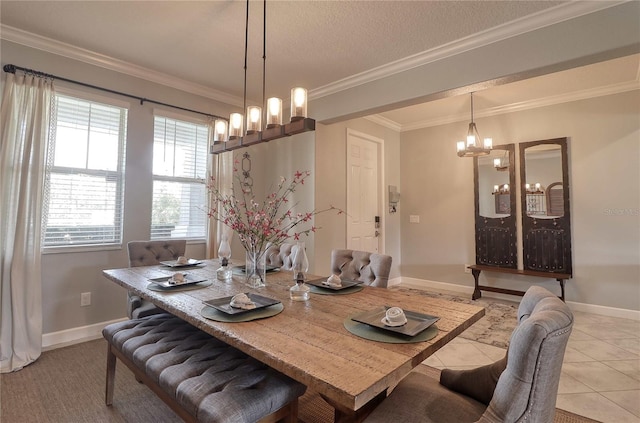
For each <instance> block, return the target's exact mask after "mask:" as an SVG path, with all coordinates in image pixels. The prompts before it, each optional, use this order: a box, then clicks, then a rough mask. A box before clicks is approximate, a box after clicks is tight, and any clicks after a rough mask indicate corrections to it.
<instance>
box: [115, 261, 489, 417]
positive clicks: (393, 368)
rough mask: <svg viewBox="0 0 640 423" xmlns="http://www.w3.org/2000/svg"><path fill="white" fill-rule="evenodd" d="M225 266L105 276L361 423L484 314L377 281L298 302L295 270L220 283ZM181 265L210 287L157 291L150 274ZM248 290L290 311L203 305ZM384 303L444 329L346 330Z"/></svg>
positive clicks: (157, 271) (126, 270) (147, 268)
mask: <svg viewBox="0 0 640 423" xmlns="http://www.w3.org/2000/svg"><path fill="white" fill-rule="evenodd" d="M218 267H219V262H218V260H205V261H203V262H202V263H201V264H200V265H197V266H193V267H189V268H184V269H176V268H172V267H168V266H164V265H157V266H143V267H131V268H122V269H110V270H104V271H103V274H104V276H106V277H107V278H108V279H109V280H111V281H113V282H115V283H117V284H119V285H121V286H122V287H124V288H126V289H127V290H129V291H133V292H134V293H136V294H137V295H139V296H141V297H142V298H145V299H147V300H149V301H151V302H153V303H154V304H156V305H157V306H159V307H160V308H162V309H164V310H166V311H168V312H170V313H172V314H174V315H176V316H178V317H180V318H182V319H184V320H185V321H187V322H189V323H191V324H192V325H194V326H196V327H198V328H199V329H201V330H203V331H205V332H207V333H209V334H210V335H212V336H213V337H215V338H218V339H220V340H222V341H224V342H226V343H227V344H229V345H232V346H233V347H235V348H237V349H239V350H241V351H243V352H244V353H246V354H248V355H250V356H252V357H254V358H255V359H257V360H259V361H261V362H263V363H265V364H267V365H268V366H270V367H272V368H274V369H276V370H278V371H280V372H282V373H284V374H286V375H287V376H289V377H291V378H293V379H295V380H297V381H299V382H301V383H303V384H305V385H306V386H307V387H308V388H309V389H311V390H313V391H315V392H318V393H319V394H320V395H321V396H322V397H323V398H324V399H325V400H326V401H327V402H329V403H330V404H331V405H332V406H333V407H334V408H335V419H336V421H357V420H359V419H360V418H361V417H362V416H363V415H366V414H367V413H368V412H369V411H370V410H371V409H372V408H373V407H375V405H377V403H379V402H380V401H381V400H382V399H384V397H385V396H386V393H387V390H388V389H389V388H390V387H393V386H394V385H395V384H396V383H397V382H399V381H400V380H401V379H402V378H403V377H404V376H406V375H407V373H409V372H410V371H411V370H412V369H413V368H414V367H416V366H418V365H419V364H420V363H422V362H423V361H424V360H425V359H426V358H428V357H429V356H430V355H432V354H433V353H434V352H436V351H437V350H438V349H440V348H442V347H443V346H444V345H445V344H447V343H448V342H449V341H451V340H452V339H453V338H455V337H456V336H458V335H459V334H460V333H462V332H463V331H464V330H465V329H466V328H468V327H469V326H471V325H472V324H473V323H474V322H476V321H477V320H479V319H480V318H481V317H482V316H483V315H484V308H482V307H479V306H476V305H471V304H465V303H457V302H452V301H447V300H442V299H437V298H431V297H428V296H423V295H416V294H415V293H408V292H402V291H400V290H397V289H393V288H390V289H387V288H375V287H369V286H365V287H364V288H363V289H362V290H360V291H358V292H353V293H350V294H343V295H336V294H335V293H334V292H331V293H326V295H321V294H316V293H314V292H312V293H311V295H310V299H309V300H307V301H293V300H291V299H290V297H289V288H290V287H291V286H292V285H293V284H294V281H293V274H292V273H291V272H289V271H274V272H269V273H267V277H266V286H265V287H263V288H257V289H252V288H249V287H248V286H247V285H246V284H245V277H244V275H243V274H242V273H240V272H234V276H233V278H232V280H229V281H218V280H217V279H216V270H217V269H218ZM177 270H180V271H183V272H186V273H188V274H189V275H190V276H191V277H196V278H197V279H204V280H206V281H207V283H204V284H205V285H207V284H208V286H205V287H202V288H199V289H195V288H197V286H196V285H194V286H191V287H189V288H190V289H174V290H171V291H168V290H165V291H157V290H152V289H149V285H150V279H152V278H159V277H165V276H170V275H172V274H173V273H174V272H175V271H177ZM327 276H328V275H319V276H317V278H321V277H327ZM308 278H309V279H312V278H316V277H314V276H308ZM184 288H187V287H184ZM241 292H245V293H251V292H253V293H256V294H259V295H261V296H265V297H269V298H273V299H276V300H279V301H281V302H282V305H283V306H284V308H283V310H282V311H281V312H280V313H279V314H277V315H274V316H272V317H268V318H263V319H258V320H252V321H247V322H230V323H229V322H220V321H216V320H212V319H210V318H207V317H204V316H203V314H202V311H203V308H204V307H208V306H205V304H204V303H203V302H204V301H207V300H212V299H216V298H222V297H229V296H232V295H236V294H238V293H241ZM381 306H397V307H400V308H402V309H403V310H407V311H412V312H417V313H424V314H428V315H433V316H437V317H439V320H438V321H437V323H436V324H435V326H437V333H436V334H435V336H434V337H433V338H432V339H430V340H427V341H423V342H401V343H388V342H380V341H376V340H369V339H365V338H363V337H360V336H358V335H354V334H353V333H351V332H350V331H349V330H347V329H346V326H345V322H350V317H351V316H353V315H354V314H356V313H359V312H364V311H368V310H372V309H374V308H376V307H381Z"/></svg>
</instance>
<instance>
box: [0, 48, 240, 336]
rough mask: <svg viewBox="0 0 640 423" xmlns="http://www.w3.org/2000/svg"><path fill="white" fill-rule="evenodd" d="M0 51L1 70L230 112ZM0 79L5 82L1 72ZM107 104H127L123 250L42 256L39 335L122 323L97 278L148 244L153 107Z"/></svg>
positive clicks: (26, 52)
mask: <svg viewBox="0 0 640 423" xmlns="http://www.w3.org/2000/svg"><path fill="white" fill-rule="evenodd" d="M1 47H2V65H5V64H8V63H11V64H14V65H17V66H22V67H27V68H32V69H36V70H41V71H43V72H47V73H51V74H54V75H58V76H63V77H66V78H70V79H76V80H79V81H83V82H86V83H90V84H94V85H98V86H103V87H106V88H110V89H113V90H118V91H122V92H126V93H130V94H135V95H138V96H141V97H146V98H150V99H153V100H157V101H162V102H166V103H169V104H175V105H180V106H183V107H187V108H191V109H195V110H200V111H203V112H208V113H212V114H218V115H223V116H226V115H228V114H229V112H230V108H229V107H228V106H225V105H223V104H220V103H216V102H213V101H211V100H208V99H205V98H203V97H198V96H195V95H190V94H187V93H184V92H181V91H178V90H174V89H171V88H169V87H166V86H161V85H157V84H153V83H150V82H146V81H143V80H140V79H136V78H132V77H128V76H126V75H122V74H119V73H117V72H112V71H108V70H105V69H102V68H98V67H95V66H90V65H87V64H84V63H80V62H77V61H73V60H70V59H67V58H64V57H61V56H57V55H54V54H49V53H45V52H43V51H40V50H35V49H31V48H28V47H24V46H19V45H17V44H13V43H10V42H7V41H2V45H1ZM2 78H3V79H4V78H5V74H4V72H3V73H2ZM56 86H58V87H62V86H64V87H68V88H70V89H73V90H76V91H90V92H94V93H96V94H98V95H101V96H109V94H105V93H103V92H100V91H95V90H89V89H86V88H82V87H80V86H78V85H75V84H68V83H67V84H65V83H62V82H60V83H59V82H56ZM113 98H116V99H118V100H120V101H128V102H130V108H129V116H128V134H127V152H126V180H125V216H124V222H125V227H124V244H123V247H121V248H116V249H113V250H102V251H83V252H77V251H75V252H69V253H58V254H44V255H43V257H42V314H43V333H45V334H47V333H51V332H56V331H61V330H65V329H70V328H78V327H82V326H87V325H91V324H95V323H100V322H104V321H109V320H112V319H117V318H121V317H124V316H125V315H126V293H125V291H124V289H122V288H120V287H119V286H117V285H116V284H115V283H113V282H110V281H108V280H107V279H106V278H104V277H103V276H102V273H101V272H102V270H103V269H110V268H119V267H126V266H127V265H128V259H127V251H126V242H128V241H131V240H139V239H149V232H150V226H151V195H152V192H151V188H152V186H151V154H152V144H153V109H154V107H157V106H154V105H153V104H151V103H145V104H144V105H140V103H139V102H138V101H136V100H129V99H126V98H124V97H121V96H113ZM174 113H175V111H174ZM187 254H188V255H189V256H191V257H203V256H204V254H205V245H204V243H199V244H189V245H188V247H187ZM82 292H91V293H92V305H91V306H88V307H80V293H82Z"/></svg>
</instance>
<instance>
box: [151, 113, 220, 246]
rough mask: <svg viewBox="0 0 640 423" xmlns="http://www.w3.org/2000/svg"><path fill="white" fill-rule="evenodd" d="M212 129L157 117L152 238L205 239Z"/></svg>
mask: <svg viewBox="0 0 640 423" xmlns="http://www.w3.org/2000/svg"><path fill="white" fill-rule="evenodd" d="M208 141H209V127H208V126H207V125H204V124H195V123H192V122H186V121H180V120H177V119H172V118H167V117H163V116H156V117H155V120H154V143H153V205H152V216H151V239H163V238H164V239H166V238H188V239H204V238H205V237H206V234H207V221H208V218H207V192H206V174H207V161H208V151H207V150H208Z"/></svg>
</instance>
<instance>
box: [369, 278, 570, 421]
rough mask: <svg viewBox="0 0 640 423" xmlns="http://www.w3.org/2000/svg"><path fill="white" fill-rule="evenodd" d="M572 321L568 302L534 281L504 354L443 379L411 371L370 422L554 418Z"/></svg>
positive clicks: (445, 373)
mask: <svg viewBox="0 0 640 423" xmlns="http://www.w3.org/2000/svg"><path fill="white" fill-rule="evenodd" d="M572 327H573V314H572V313H571V310H569V307H567V305H566V304H565V303H563V302H562V301H561V300H560V299H559V298H558V297H556V296H555V295H553V294H552V293H551V292H549V291H548V290H546V289H544V288H542V287H539V286H532V287H531V288H529V289H528V290H527V292H526V293H525V295H524V297H523V298H522V301H521V302H520V306H519V308H518V326H517V327H516V328H515V329H514V331H513V333H512V335H511V340H510V343H509V348H508V350H507V354H506V356H505V357H504V358H503V359H501V360H499V361H497V362H495V363H493V364H490V365H487V366H483V367H479V368H477V369H471V370H448V369H445V370H443V371H442V373H441V374H440V382H439V383H438V381H436V380H435V379H433V378H430V377H428V376H426V375H424V374H421V373H418V372H415V371H414V372H411V373H409V375H408V376H406V377H405V378H404V379H402V380H401V381H400V383H399V384H398V385H397V386H396V387H395V388H394V389H393V391H392V392H391V394H390V395H389V396H388V397H387V398H386V399H384V400H383V401H382V402H381V403H380V404H379V405H378V407H376V408H375V409H374V410H373V412H372V413H371V414H370V415H369V416H368V418H367V419H366V420H365V422H367V423H377V422H391V421H397V422H434V423H435V422H437V423H444V422H455V423H464V422H479V423H494V422H506V423H512V422H527V423H538V422H540V423H550V422H553V416H554V413H555V405H556V396H557V394H558V383H559V381H560V370H561V368H562V360H563V357H564V352H565V348H566V346H567V341H568V340H569V335H570V334H571V329H572Z"/></svg>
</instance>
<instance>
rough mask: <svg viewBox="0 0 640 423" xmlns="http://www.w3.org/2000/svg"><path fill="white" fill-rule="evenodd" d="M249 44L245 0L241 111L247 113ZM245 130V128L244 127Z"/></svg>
mask: <svg viewBox="0 0 640 423" xmlns="http://www.w3.org/2000/svg"><path fill="white" fill-rule="evenodd" d="M248 46H249V0H247V13H246V17H245V21H244V91H243V96H242V99H243V102H242V113H243V114H246V113H247V49H248ZM244 121H245V122H244V125H245V128H246V126H247V124H248V116H245V118H244ZM245 130H246V129H245Z"/></svg>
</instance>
